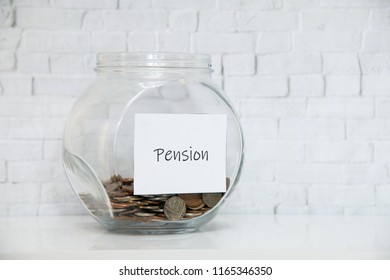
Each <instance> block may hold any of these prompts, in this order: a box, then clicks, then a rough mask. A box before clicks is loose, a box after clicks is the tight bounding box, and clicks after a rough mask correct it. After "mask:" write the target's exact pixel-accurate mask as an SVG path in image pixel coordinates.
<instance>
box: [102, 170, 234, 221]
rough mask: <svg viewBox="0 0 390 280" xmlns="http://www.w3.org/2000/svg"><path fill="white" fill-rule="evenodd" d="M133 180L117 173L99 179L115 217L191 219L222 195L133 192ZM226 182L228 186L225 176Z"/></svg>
mask: <svg viewBox="0 0 390 280" xmlns="http://www.w3.org/2000/svg"><path fill="white" fill-rule="evenodd" d="M133 183H134V181H133V178H123V177H121V176H120V175H114V176H112V177H111V178H110V180H109V181H107V182H103V185H104V187H105V189H106V192H107V194H108V197H109V198H110V202H111V207H112V212H113V216H114V218H115V219H118V220H129V221H137V222H150V221H164V220H166V221H168V220H169V221H179V220H186V219H191V218H195V217H199V216H201V215H203V214H204V213H206V212H207V211H209V210H210V209H212V208H213V207H214V206H215V205H217V204H218V202H219V201H220V200H221V198H222V196H223V193H203V194H160V195H134V184H133ZM226 184H227V187H228V186H229V184H230V182H229V179H227V180H226Z"/></svg>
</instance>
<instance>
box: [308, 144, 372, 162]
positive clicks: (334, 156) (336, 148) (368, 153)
mask: <svg viewBox="0 0 390 280" xmlns="http://www.w3.org/2000/svg"><path fill="white" fill-rule="evenodd" d="M306 155H307V161H309V162H368V161H371V159H372V149H371V146H370V145H369V144H368V143H357V142H336V143H332V142H326V143H308V144H306Z"/></svg>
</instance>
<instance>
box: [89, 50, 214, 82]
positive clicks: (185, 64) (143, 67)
mask: <svg viewBox="0 0 390 280" xmlns="http://www.w3.org/2000/svg"><path fill="white" fill-rule="evenodd" d="M96 72H97V73H98V74H99V76H103V77H121V76H122V77H127V78H131V77H134V78H140V77H142V78H152V79H155V78H170V77H176V78H179V77H180V78H189V77H191V78H193V79H200V78H210V77H211V73H212V69H211V57H210V56H209V55H205V54H190V53H101V54H98V56H97V68H96Z"/></svg>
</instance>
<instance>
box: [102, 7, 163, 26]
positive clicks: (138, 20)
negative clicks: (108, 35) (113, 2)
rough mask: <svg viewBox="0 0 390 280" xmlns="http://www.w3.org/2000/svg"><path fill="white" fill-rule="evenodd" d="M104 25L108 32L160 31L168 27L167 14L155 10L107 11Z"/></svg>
mask: <svg viewBox="0 0 390 280" xmlns="http://www.w3.org/2000/svg"><path fill="white" fill-rule="evenodd" d="M105 24H106V28H107V29H109V30H138V31H141V30H144V31H145V30H161V29H165V28H166V27H167V26H168V14H167V12H165V11H157V10H156V11H154V10H153V11H126V10H116V11H107V12H106V21H105Z"/></svg>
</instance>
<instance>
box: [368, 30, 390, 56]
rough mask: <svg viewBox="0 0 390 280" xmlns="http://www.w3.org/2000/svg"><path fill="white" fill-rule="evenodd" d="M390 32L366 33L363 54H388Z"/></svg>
mask: <svg viewBox="0 0 390 280" xmlns="http://www.w3.org/2000/svg"><path fill="white" fill-rule="evenodd" d="M389 37H390V31H368V32H367V34H366V36H365V40H364V45H363V51H364V52H389V51H390V40H389Z"/></svg>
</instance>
